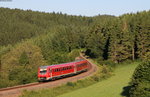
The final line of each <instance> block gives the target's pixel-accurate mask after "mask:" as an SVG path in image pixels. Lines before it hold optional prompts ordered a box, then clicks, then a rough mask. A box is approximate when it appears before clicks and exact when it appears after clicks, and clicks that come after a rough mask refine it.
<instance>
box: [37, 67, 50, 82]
mask: <svg viewBox="0 0 150 97" xmlns="http://www.w3.org/2000/svg"><path fill="white" fill-rule="evenodd" d="M50 78H51V76H50V71H49V69H48V66H41V67H39V69H38V81H47V80H49V79H50Z"/></svg>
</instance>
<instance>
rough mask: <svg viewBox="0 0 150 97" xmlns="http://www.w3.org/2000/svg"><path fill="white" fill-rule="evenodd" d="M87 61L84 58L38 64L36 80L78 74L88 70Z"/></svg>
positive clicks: (41, 80) (47, 79) (40, 80)
mask: <svg viewBox="0 0 150 97" xmlns="http://www.w3.org/2000/svg"><path fill="white" fill-rule="evenodd" d="M88 67H89V66H88V61H87V60H84V59H80V60H76V61H73V62H69V63H62V64H54V65H49V66H40V67H39V68H38V81H39V82H43V81H49V80H55V79H57V78H64V77H66V76H69V75H75V74H79V73H81V72H84V71H87V70H88Z"/></svg>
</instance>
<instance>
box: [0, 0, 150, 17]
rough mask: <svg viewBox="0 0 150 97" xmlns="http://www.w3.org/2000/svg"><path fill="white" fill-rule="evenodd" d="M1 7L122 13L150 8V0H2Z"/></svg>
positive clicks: (85, 13) (81, 12)
mask: <svg viewBox="0 0 150 97" xmlns="http://www.w3.org/2000/svg"><path fill="white" fill-rule="evenodd" d="M0 7H8V8H19V9H25V10H26V9H31V10H34V11H45V12H53V11H54V12H62V13H67V14H71V15H85V16H94V15H98V14H109V15H116V16H118V15H121V14H124V13H130V12H137V11H143V10H150V0H11V1H7V2H6V1H5V0H0Z"/></svg>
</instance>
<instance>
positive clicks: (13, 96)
mask: <svg viewBox="0 0 150 97" xmlns="http://www.w3.org/2000/svg"><path fill="white" fill-rule="evenodd" d="M81 57H82V58H83V59H85V60H87V61H88V64H89V70H88V71H87V72H83V73H81V74H78V75H75V76H71V77H66V78H63V79H59V80H55V81H50V82H44V83H39V82H35V83H30V84H25V85H18V86H13V87H8V88H2V89H0V97H18V96H20V95H21V92H22V91H23V90H39V89H43V88H53V87H57V86H60V85H62V84H66V83H67V82H73V81H77V80H79V79H83V78H85V77H87V76H91V75H93V74H94V73H95V72H96V71H97V66H96V65H95V64H92V63H91V62H90V61H89V60H88V59H86V58H85V57H83V56H82V55H81Z"/></svg>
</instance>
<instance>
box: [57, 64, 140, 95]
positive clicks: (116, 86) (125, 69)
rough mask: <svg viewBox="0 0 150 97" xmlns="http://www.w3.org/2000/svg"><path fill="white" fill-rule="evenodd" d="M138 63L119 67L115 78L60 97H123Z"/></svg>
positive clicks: (115, 72)
mask: <svg viewBox="0 0 150 97" xmlns="http://www.w3.org/2000/svg"><path fill="white" fill-rule="evenodd" d="M137 65H138V63H133V64H129V65H124V66H118V67H117V68H116V69H115V71H114V76H112V77H110V78H108V79H107V80H103V81H100V82H98V83H96V84H93V85H91V86H89V87H86V88H81V89H78V90H75V91H72V92H69V93H65V94H63V95H60V96H58V97H122V96H123V95H122V93H123V92H124V88H125V87H127V86H128V83H129V82H130V81H131V77H132V74H133V72H134V70H135V68H136V67H137Z"/></svg>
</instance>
